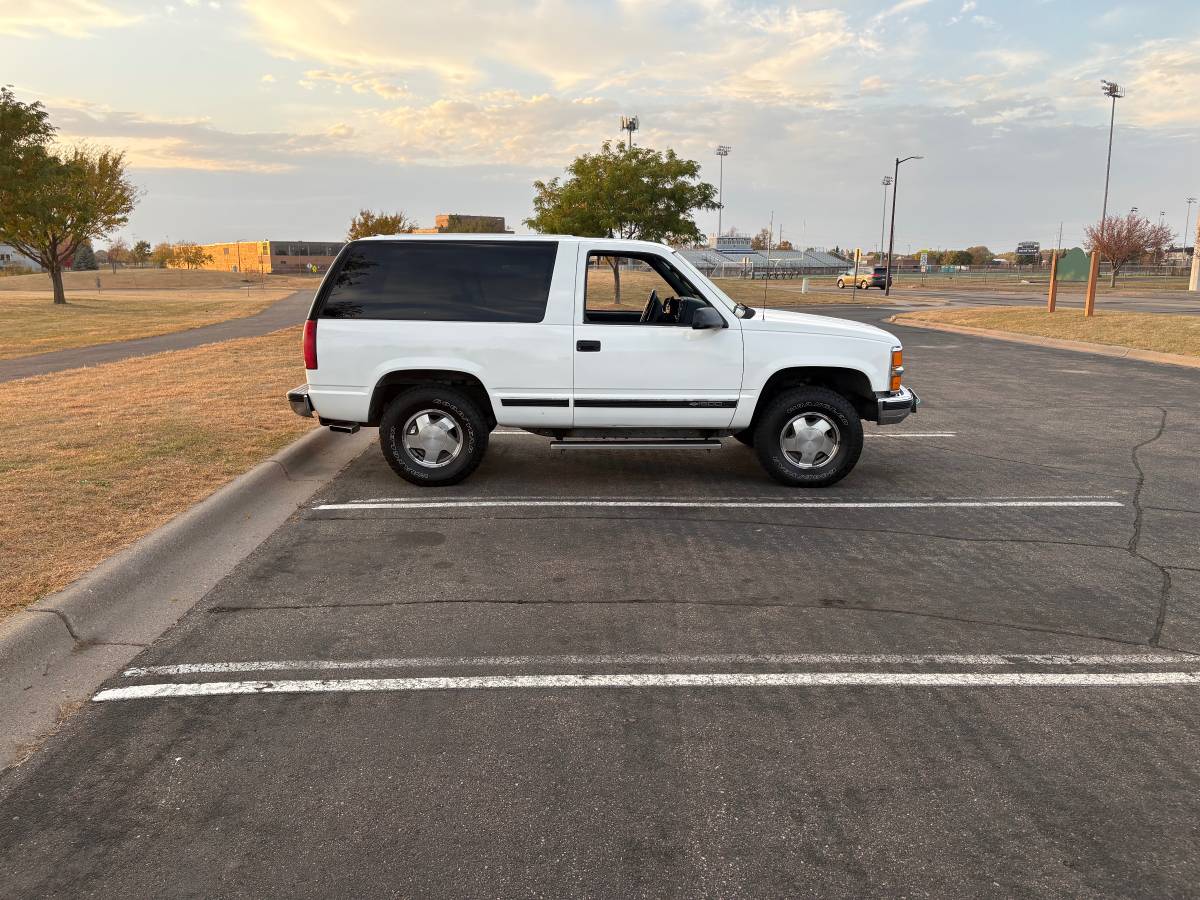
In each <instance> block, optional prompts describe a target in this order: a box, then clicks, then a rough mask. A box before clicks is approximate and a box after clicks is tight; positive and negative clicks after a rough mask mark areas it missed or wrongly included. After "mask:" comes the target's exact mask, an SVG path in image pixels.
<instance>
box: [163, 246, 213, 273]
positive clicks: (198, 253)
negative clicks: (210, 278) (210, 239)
mask: <svg viewBox="0 0 1200 900" xmlns="http://www.w3.org/2000/svg"><path fill="white" fill-rule="evenodd" d="M174 251H175V252H174V253H173V254H172V255H171V260H170V263H169V265H170V266H171V267H172V268H175V269H199V268H200V267H201V266H203V265H204V264H205V263H210V262H212V261H213V258H212V254H211V253H208V252H207V251H205V249H204V248H203V247H201V246H200V245H199V244H197V243H195V242H193V241H180V242H179V243H178V244H176V245H175V247H174Z"/></svg>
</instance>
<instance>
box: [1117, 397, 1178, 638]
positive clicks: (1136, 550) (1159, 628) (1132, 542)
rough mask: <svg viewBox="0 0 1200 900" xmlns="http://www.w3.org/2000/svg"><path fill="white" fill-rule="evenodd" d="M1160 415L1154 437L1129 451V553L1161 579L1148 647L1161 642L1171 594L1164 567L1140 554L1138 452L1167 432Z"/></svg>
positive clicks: (1141, 483)
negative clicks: (1132, 472)
mask: <svg viewBox="0 0 1200 900" xmlns="http://www.w3.org/2000/svg"><path fill="white" fill-rule="evenodd" d="M1155 408H1156V409H1157V410H1158V412H1159V415H1160V418H1159V421H1158V430H1157V431H1155V432H1154V436H1153V437H1151V438H1149V439H1147V440H1144V441H1142V442H1141V443H1139V444H1135V445H1134V447H1133V450H1132V451H1130V458H1131V459H1132V460H1133V467H1134V468H1135V469H1137V485H1136V486H1135V487H1134V490H1133V497H1132V499H1131V500H1130V502H1131V503H1132V505H1133V509H1134V518H1133V534H1131V535H1130V536H1129V547H1128V549H1129V553H1130V555H1131V556H1134V557H1136V558H1137V559H1141V560H1144V561H1145V562H1147V563H1149V564H1150V565H1152V566H1154V568H1155V569H1157V570H1158V573H1159V576H1160V577H1161V579H1162V585H1161V588H1160V590H1159V595H1158V614H1157V616H1156V617H1155V620H1154V633H1153V634H1152V635H1151V636H1150V642H1149V643H1150V646H1151V647H1157V646H1159V644H1160V643H1161V641H1162V633H1163V628H1164V626H1165V625H1166V622H1167V603H1168V600H1169V598H1170V593H1171V573H1170V572H1169V571H1168V570H1167V567H1166V566H1163V565H1161V564H1160V563H1158V562H1156V561H1155V560H1153V559H1151V558H1150V557H1148V556H1146V554H1144V553H1142V552H1141V543H1142V520H1143V518H1144V516H1145V507H1143V506H1142V489H1143V488H1144V487H1145V486H1146V470H1145V469H1143V468H1142V462H1141V460H1140V459H1138V451H1139V450H1141V449H1142V448H1143V447H1148V446H1149V445H1150V444H1153V443H1154V442H1155V441H1157V440H1158V439H1159V438H1161V437H1162V436H1163V434H1164V433H1165V432H1166V430H1167V410H1166V408H1165V407H1162V406H1158V407H1155Z"/></svg>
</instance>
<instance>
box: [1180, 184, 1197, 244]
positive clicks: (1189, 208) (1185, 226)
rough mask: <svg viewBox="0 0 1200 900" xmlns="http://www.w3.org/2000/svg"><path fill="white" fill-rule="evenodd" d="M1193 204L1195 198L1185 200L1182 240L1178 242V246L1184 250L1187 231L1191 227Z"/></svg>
mask: <svg viewBox="0 0 1200 900" xmlns="http://www.w3.org/2000/svg"><path fill="white" fill-rule="evenodd" d="M1195 202H1196V198H1195V197H1188V198H1187V218H1185V219H1184V220H1183V235H1182V238H1183V239H1182V240H1181V241H1180V242H1179V244H1180V246H1181V247H1183V249H1184V250H1186V249H1187V241H1188V229H1189V228H1191V227H1192V204H1193V203H1195Z"/></svg>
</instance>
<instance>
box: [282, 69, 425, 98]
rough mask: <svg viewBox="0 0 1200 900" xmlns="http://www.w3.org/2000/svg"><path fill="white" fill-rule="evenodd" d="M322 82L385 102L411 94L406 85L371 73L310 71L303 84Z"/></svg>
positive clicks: (310, 84) (312, 84) (311, 84)
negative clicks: (369, 95)
mask: <svg viewBox="0 0 1200 900" xmlns="http://www.w3.org/2000/svg"><path fill="white" fill-rule="evenodd" d="M320 81H327V82H331V83H333V84H335V85H338V86H339V87H348V88H350V89H351V90H352V91H354V92H355V93H356V94H376V95H378V96H380V97H383V98H384V99H385V100H399V99H400V98H402V97H407V96H408V94H409V91H408V88H407V87H406V86H405V85H402V84H395V83H394V82H392V81H391V80H389V79H387V78H382V77H380V76H378V75H372V74H371V73H369V72H368V73H363V74H357V73H354V72H328V71H325V70H324V69H309V70H308V71H307V72H305V73H304V79H303V81H302V82H301V83H302V84H303V86H304V87H312V86H314V85H315V84H316V83H317V82H320Z"/></svg>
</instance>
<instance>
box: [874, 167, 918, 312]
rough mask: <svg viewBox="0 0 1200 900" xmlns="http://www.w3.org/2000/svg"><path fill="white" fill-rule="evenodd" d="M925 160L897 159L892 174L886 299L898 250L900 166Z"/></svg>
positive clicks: (884, 286) (885, 278)
mask: <svg viewBox="0 0 1200 900" xmlns="http://www.w3.org/2000/svg"><path fill="white" fill-rule="evenodd" d="M924 158H925V157H923V156H906V157H904V159H901V158H900V157H898V156H897V157H896V169H895V171H894V172H893V173H892V231H891V234H890V235H889V236H888V255H887V274H886V275H885V276H884V279H883V295H884V296H885V297H890V296H891V295H892V254H893V252H894V251H895V249H896V191H897V190H898V189H899V187H900V166H901V164H902V163H906V162H908V161H909V160H910V159H924Z"/></svg>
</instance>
